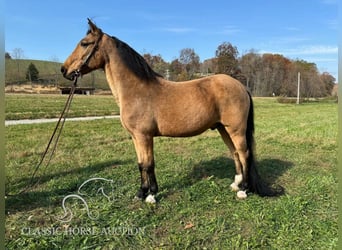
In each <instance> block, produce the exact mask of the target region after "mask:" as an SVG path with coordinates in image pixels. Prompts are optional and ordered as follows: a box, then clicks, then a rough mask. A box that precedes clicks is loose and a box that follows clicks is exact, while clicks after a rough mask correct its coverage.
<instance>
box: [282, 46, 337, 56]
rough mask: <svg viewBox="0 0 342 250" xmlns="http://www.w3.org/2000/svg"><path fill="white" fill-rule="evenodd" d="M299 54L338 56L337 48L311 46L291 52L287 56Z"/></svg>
mask: <svg viewBox="0 0 342 250" xmlns="http://www.w3.org/2000/svg"><path fill="white" fill-rule="evenodd" d="M289 53H290V54H298V55H315V54H337V53H338V47H337V46H327V45H311V46H303V47H299V48H298V49H294V50H293V51H291V50H290V51H289V52H288V53H287V54H289Z"/></svg>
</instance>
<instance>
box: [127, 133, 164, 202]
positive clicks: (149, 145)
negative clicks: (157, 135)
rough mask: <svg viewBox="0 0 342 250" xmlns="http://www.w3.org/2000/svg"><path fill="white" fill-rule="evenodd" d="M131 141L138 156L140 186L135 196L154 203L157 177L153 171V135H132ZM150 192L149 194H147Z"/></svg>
mask: <svg viewBox="0 0 342 250" xmlns="http://www.w3.org/2000/svg"><path fill="white" fill-rule="evenodd" d="M133 142H134V146H135V150H136V153H137V157H138V167H139V171H140V176H141V186H140V189H139V190H138V193H137V197H138V198H139V199H145V201H146V202H149V203H155V202H156V200H155V195H156V194H157V192H158V184H157V179H156V176H155V172H154V157H153V137H150V136H142V135H134V136H133ZM149 192H150V194H149Z"/></svg>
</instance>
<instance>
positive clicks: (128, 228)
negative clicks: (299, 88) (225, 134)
mask: <svg viewBox="0 0 342 250" xmlns="http://www.w3.org/2000/svg"><path fill="white" fill-rule="evenodd" d="M18 97H19V95H9V96H7V95H6V119H9V118H12V117H13V114H15V117H16V119H18V118H27V117H28V114H31V115H32V116H33V117H34V118H39V117H53V116H56V112H57V115H58V112H59V111H60V110H61V109H62V106H63V100H65V98H66V97H56V96H54V97H51V96H39V98H32V96H30V95H28V96H25V95H20V98H18ZM60 98H64V99H63V100H62V99H60ZM59 102H60V103H61V104H58V103H59ZM24 103H25V104H24ZM254 103H255V125H256V133H255V138H256V144H257V145H256V152H257V154H256V155H257V160H258V167H259V170H260V174H261V175H262V176H263V177H264V178H265V179H266V180H267V181H269V182H271V183H277V184H280V185H282V186H283V187H284V188H285V191H286V194H285V195H283V196H281V197H278V198H261V197H259V196H257V195H250V196H249V197H248V198H247V199H246V200H237V199H236V195H235V193H233V192H231V191H230V184H231V182H232V181H233V176H234V172H235V170H234V163H233V160H232V159H231V158H230V156H229V155H228V150H227V148H226V146H225V145H224V143H223V142H222V140H221V138H220V136H219V134H218V132H217V131H211V130H208V131H207V132H205V133H203V134H202V135H200V136H197V137H191V138H156V139H155V160H156V175H157V178H158V180H159V186H160V192H159V193H158V196H157V198H158V200H159V202H158V203H157V204H156V205H149V204H146V203H143V202H140V201H133V197H134V195H135V193H136V191H137V188H138V187H139V184H140V175H139V171H138V167H137V164H136V156H135V151H134V147H133V143H132V141H131V139H130V136H129V134H128V133H127V132H126V131H125V130H124V129H123V128H122V126H121V125H120V122H119V120H114V119H111V120H108V119H106V120H96V121H86V122H85V121H84V122H67V123H66V124H65V128H64V131H63V133H62V136H61V139H60V142H59V144H58V147H57V151H56V154H55V156H54V158H53V159H52V161H51V163H50V165H49V166H48V167H47V168H44V166H43V167H42V168H41V169H40V170H39V172H38V175H37V178H36V179H35V181H37V180H39V183H38V184H37V185H36V186H35V187H34V188H33V189H32V190H30V191H28V192H27V193H24V194H20V195H14V196H7V197H6V200H5V201H6V235H5V238H6V248H7V249H336V248H337V234H338V233H337V231H338V230H337V219H338V208H337V174H336V173H337V105H336V103H329V102H321V103H306V104H302V105H294V104H280V103H277V102H276V99H273V98H255V99H254ZM81 106H82V107H83V108H81ZM36 107H39V108H36ZM115 107H116V106H115ZM76 110H77V116H81V115H89V114H91V115H94V114H101V115H103V114H109V113H107V112H116V111H115V108H114V101H113V99H110V98H109V97H107V96H95V97H94V96H91V97H83V96H82V97H80V96H76V97H75V100H74V102H73V104H72V106H71V110H70V112H71V114H75V113H76ZM33 114H34V115H33ZM110 114H112V113H110ZM54 126H55V124H53V123H52V124H35V125H16V126H9V127H6V142H5V147H6V160H5V164H6V165H5V166H6V192H9V193H16V192H19V191H20V190H21V189H22V188H24V187H25V186H26V185H27V184H28V183H29V181H30V176H31V174H32V171H33V169H34V167H35V165H36V164H37V163H38V162H39V159H40V156H41V154H42V152H43V151H44V149H45V146H46V144H47V142H48V140H49V138H50V135H51V133H52V130H53V128H54ZM95 177H98V178H105V179H107V180H112V183H110V184H112V185H110V184H109V182H103V181H101V180H95V181H93V182H92V183H90V184H89V186H87V187H86V189H85V190H84V191H83V192H82V195H80V196H82V198H84V200H85V201H86V205H85V203H84V202H82V200H80V199H76V198H74V199H73V198H70V199H67V200H65V204H64V205H65V207H67V209H66V210H64V209H63V207H62V202H63V199H64V198H65V197H67V196H68V195H72V194H79V193H78V188H79V187H80V186H81V185H82V183H84V182H85V181H87V180H89V179H90V178H95ZM101 187H102V189H100V188H101ZM84 193H86V194H84ZM83 194H84V195H83ZM104 194H105V195H104ZM87 208H88V209H87ZM65 211H67V212H69V214H68V215H70V212H72V216H69V217H68V218H69V219H70V218H71V219H70V220H68V221H67V220H64V221H63V218H64V217H63V215H64V212H65ZM87 212H90V214H88V213H87ZM89 215H90V216H89ZM94 217H96V219H93V218H94Z"/></svg>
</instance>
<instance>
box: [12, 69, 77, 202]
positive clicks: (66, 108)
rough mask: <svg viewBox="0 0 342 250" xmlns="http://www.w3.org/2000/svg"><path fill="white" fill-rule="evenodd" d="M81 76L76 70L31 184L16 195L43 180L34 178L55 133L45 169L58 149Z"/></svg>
mask: <svg viewBox="0 0 342 250" xmlns="http://www.w3.org/2000/svg"><path fill="white" fill-rule="evenodd" d="M79 76H80V73H79V71H76V72H75V80H74V83H73V85H72V86H71V90H70V93H69V97H68V99H67V101H66V103H65V105H64V109H63V111H62V113H61V115H60V117H59V119H58V122H57V124H56V127H55V129H54V131H53V133H52V135H51V138H50V140H49V143H48V144H47V146H46V148H45V151H44V153H43V155H42V157H41V159H40V161H39V163H38V164H37V166H36V167H35V169H34V171H33V174H32V176H31V178H30V183H29V185H28V186H26V187H25V188H24V189H22V190H21V191H20V192H19V193H17V194H16V195H19V194H22V193H25V192H27V191H28V190H29V189H31V188H33V187H35V186H37V185H38V183H39V181H40V180H41V177H39V179H38V180H37V181H36V182H35V183H34V178H35V176H36V173H37V172H38V170H39V168H40V167H41V165H42V164H43V162H44V160H45V157H46V156H47V154H48V151H49V149H50V146H51V144H52V141H53V139H54V137H55V135H56V134H57V137H56V140H55V143H54V144H53V148H52V151H51V153H50V156H49V159H48V161H47V163H46V165H45V168H44V170H45V169H46V168H47V167H48V166H49V164H50V161H51V159H52V156H53V154H54V153H55V151H56V147H57V143H58V141H59V137H60V136H61V133H62V130H63V127H64V123H65V120H66V118H67V115H68V112H69V109H70V106H71V102H72V99H73V97H74V93H75V89H76V86H77V79H78V77H79ZM60 124H61V127H60V129H59V131H58V133H57V130H58V128H59V125H60ZM13 195H15V194H8V193H7V194H6V196H13Z"/></svg>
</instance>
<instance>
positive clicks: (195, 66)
mask: <svg viewBox="0 0 342 250" xmlns="http://www.w3.org/2000/svg"><path fill="white" fill-rule="evenodd" d="M179 62H180V63H181V64H182V67H183V71H184V72H185V73H186V75H187V79H184V80H189V79H192V78H193V77H194V74H195V73H196V72H198V71H199V68H200V58H199V56H198V55H197V54H196V53H195V50H194V49H190V48H185V49H182V50H181V51H180V55H179Z"/></svg>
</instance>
